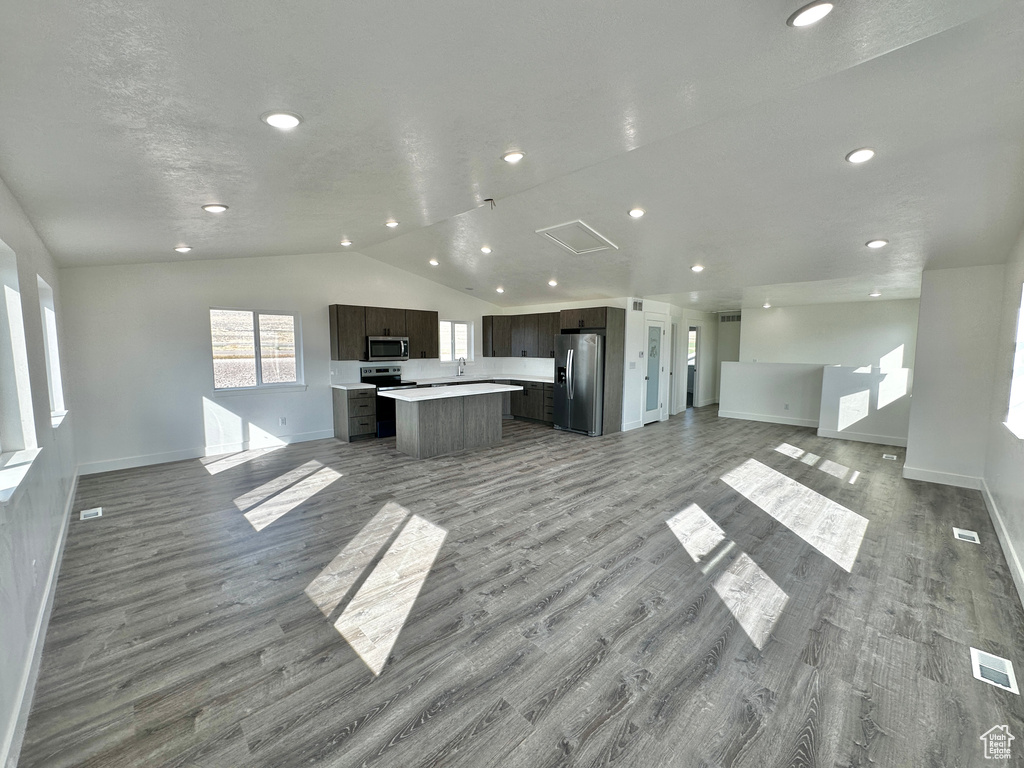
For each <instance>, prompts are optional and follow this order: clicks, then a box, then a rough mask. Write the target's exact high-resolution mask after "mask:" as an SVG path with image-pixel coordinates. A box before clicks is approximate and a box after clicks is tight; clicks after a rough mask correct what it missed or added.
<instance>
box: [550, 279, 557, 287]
mask: <svg viewBox="0 0 1024 768" xmlns="http://www.w3.org/2000/svg"><path fill="white" fill-rule="evenodd" d="M548 285H550V286H551V287H552V288H554V287H555V286H556V285H558V281H557V280H548Z"/></svg>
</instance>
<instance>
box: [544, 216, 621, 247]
mask: <svg viewBox="0 0 1024 768" xmlns="http://www.w3.org/2000/svg"><path fill="white" fill-rule="evenodd" d="M537 234H538V235H542V236H544V237H546V238H548V239H549V240H553V241H554V242H556V243H558V244H559V245H560V246H562V247H563V248H565V249H566V250H567V251H571V252H572V253H575V254H576V255H577V256H579V255H581V254H584V253H594V252H595V251H607V250H609V249H614V250H616V251H617V250H619V246H617V245H616V244H615V243H613V242H612V241H611V240H609V239H608V238H607V237H605V236H604V235H602V234H601V233H600V232H598V231H597V230H595V229H593V228H592V227H588V226H587V225H586V224H584V223H583V222H582V221H580V220H579V219H577V220H576V221H568V222H566V223H565V224H556V225H555V226H553V227H545V228H544V229H538V230H537Z"/></svg>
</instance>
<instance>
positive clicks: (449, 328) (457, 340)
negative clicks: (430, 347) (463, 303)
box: [440, 320, 473, 363]
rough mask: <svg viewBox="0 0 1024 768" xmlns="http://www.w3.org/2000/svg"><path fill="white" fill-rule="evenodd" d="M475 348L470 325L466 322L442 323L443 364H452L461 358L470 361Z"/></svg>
mask: <svg viewBox="0 0 1024 768" xmlns="http://www.w3.org/2000/svg"><path fill="white" fill-rule="evenodd" d="M472 348H473V343H472V337H471V335H470V324H469V323H467V322H466V321H464V320H442V321H441V345H440V349H441V362H442V363H451V362H454V361H455V360H458V359H459V358H460V357H464V358H466V360H469V359H470V356H469V353H470V350H472Z"/></svg>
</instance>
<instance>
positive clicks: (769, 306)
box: [761, 301, 772, 309]
mask: <svg viewBox="0 0 1024 768" xmlns="http://www.w3.org/2000/svg"><path fill="white" fill-rule="evenodd" d="M761 306H762V307H764V308H765V309H771V308H772V305H771V304H770V303H769V302H767V301H766V302H765V303H764V304H762V305H761Z"/></svg>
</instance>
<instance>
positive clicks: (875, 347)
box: [739, 299, 918, 367]
mask: <svg viewBox="0 0 1024 768" xmlns="http://www.w3.org/2000/svg"><path fill="white" fill-rule="evenodd" d="M917 310H918V301H917V300H916V299H907V300H902V301H863V302H853V303H848V304H812V305H807V306H796V307H772V308H771V309H761V308H756V309H745V310H744V311H743V322H742V323H741V326H742V327H741V332H740V357H739V359H740V361H741V362H744V363H752V362H760V363H819V364H821V365H852V366H855V367H860V366H864V365H872V366H877V365H878V364H879V361H880V359H881V358H882V357H883V356H884V355H887V354H889V353H890V352H892V351H893V350H894V349H897V348H898V347H899V346H900V345H902V346H903V360H904V362H903V363H902V364H901V367H902V366H906V367H910V366H911V361H913V359H914V352H915V339H916V337H917Z"/></svg>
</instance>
